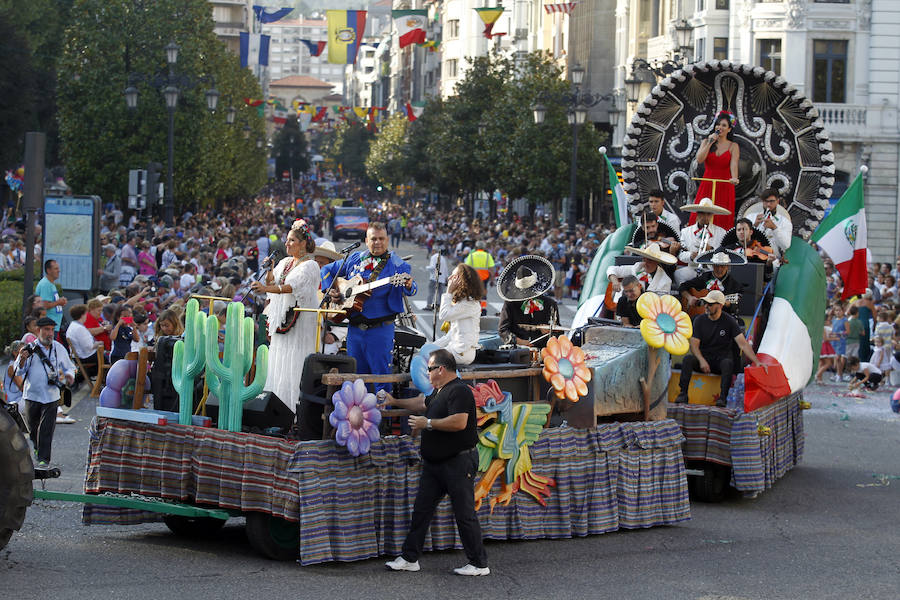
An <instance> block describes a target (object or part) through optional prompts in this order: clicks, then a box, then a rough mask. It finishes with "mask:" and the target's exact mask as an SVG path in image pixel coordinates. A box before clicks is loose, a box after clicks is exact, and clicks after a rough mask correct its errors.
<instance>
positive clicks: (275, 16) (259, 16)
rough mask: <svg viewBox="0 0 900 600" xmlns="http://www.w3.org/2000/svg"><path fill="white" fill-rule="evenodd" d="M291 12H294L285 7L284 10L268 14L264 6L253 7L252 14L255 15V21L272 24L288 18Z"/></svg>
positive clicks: (279, 9)
mask: <svg viewBox="0 0 900 600" xmlns="http://www.w3.org/2000/svg"><path fill="white" fill-rule="evenodd" d="M292 10H294V8H293V7H291V6H287V7H285V8H276V9H275V10H273V11H272V12H269V11H268V9H267V7H265V6H259V5H256V4H254V5H253V14H255V15H256V20H257V21H259V22H260V23H274V22H275V21H280V20H281V19H283V18H285V17H286V16H288V15H289V14H290V13H291V11H292Z"/></svg>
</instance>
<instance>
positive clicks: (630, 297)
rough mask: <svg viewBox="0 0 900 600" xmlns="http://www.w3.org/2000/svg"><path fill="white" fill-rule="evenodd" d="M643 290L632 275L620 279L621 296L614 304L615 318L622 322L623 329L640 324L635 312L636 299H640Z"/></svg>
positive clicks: (639, 318) (639, 317)
mask: <svg viewBox="0 0 900 600" xmlns="http://www.w3.org/2000/svg"><path fill="white" fill-rule="evenodd" d="M643 291H644V288H643V287H641V282H640V281H638V278H637V277H635V276H634V275H628V276H626V277H625V278H624V279H622V295H621V296H619V301H618V303H616V316H617V317H619V318H620V319H621V320H622V325H624V326H625V327H638V326H639V325H640V324H641V316H640V315H639V314H638V311H637V299H638V298H640V297H641V293H642V292H643Z"/></svg>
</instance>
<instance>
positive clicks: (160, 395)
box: [150, 335, 200, 412]
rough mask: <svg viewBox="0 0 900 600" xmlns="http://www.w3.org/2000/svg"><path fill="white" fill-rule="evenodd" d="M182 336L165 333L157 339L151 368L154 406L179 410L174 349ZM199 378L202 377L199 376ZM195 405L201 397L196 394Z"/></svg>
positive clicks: (173, 410) (160, 408) (151, 391)
mask: <svg viewBox="0 0 900 600" xmlns="http://www.w3.org/2000/svg"><path fill="white" fill-rule="evenodd" d="M180 339H181V337H179V336H175V335H164V336H161V337H159V338H157V339H156V358H155V359H154V361H153V367H152V368H151V369H150V393H151V394H153V408H155V409H156V410H168V411H172V412H178V392H176V391H175V385H174V384H173V383H172V350H173V349H174V348H175V342H177V341H178V340H180ZM198 379H200V378H199V377H198ZM194 396H195V397H194V406H195V407H196V406H197V403H198V402H199V401H200V398H198V397H196V394H194Z"/></svg>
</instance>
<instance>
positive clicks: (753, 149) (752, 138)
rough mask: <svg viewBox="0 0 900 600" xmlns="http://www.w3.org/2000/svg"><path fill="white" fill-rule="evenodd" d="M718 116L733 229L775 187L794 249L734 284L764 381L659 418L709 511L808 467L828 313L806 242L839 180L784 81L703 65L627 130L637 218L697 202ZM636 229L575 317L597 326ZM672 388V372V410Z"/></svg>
mask: <svg viewBox="0 0 900 600" xmlns="http://www.w3.org/2000/svg"><path fill="white" fill-rule="evenodd" d="M723 110H726V111H729V112H731V113H732V114H733V115H734V118H735V121H736V123H735V126H734V136H733V137H734V141H735V142H736V143H737V144H738V146H739V148H740V157H741V158H740V164H739V167H738V173H739V183H738V184H737V185H736V186H735V213H736V215H735V216H736V217H741V216H743V215H744V214H748V213H749V212H750V211H752V210H753V209H754V208H755V207H756V206H758V195H759V193H760V192H761V191H762V190H763V189H765V188H773V187H774V188H776V189H778V191H779V193H780V195H781V196H782V198H783V207H779V209H778V210H779V212H781V211H784V213H785V214H786V215H789V217H790V219H791V222H792V225H793V237H792V239H791V244H790V247H789V248H788V249H787V251H786V252H785V255H784V260H782V261H781V262H782V263H783V264H782V265H781V267H780V269H778V271H777V274H776V275H775V277H774V278H772V279H771V280H770V281H769V282H768V283H765V282H764V274H763V267H762V266H760V265H753V264H748V265H744V266H743V267H740V268H735V269H734V272H733V274H734V275H735V276H736V277H737V278H738V279H739V280H741V282H742V283H744V284H745V287H746V289H747V290H748V292H749V293H748V294H747V298H746V299H745V300H744V301H742V302H741V304H740V306H739V311H738V314H739V317H740V320H741V321H742V323H743V325H744V332H745V334H746V337H747V338H748V340H751V341H752V342H753V346H754V349H755V351H756V352H757V354H758V355H759V356H760V358H761V359H763V362H765V363H766V364H767V365H768V367H769V373H763V372H762V371H761V370H760V369H756V368H747V369H745V371H744V375H743V377H741V378H739V379H738V380H737V381H736V383H735V385H734V386H732V389H731V393H730V394H729V395H730V396H731V398H729V403H728V405H727V407H726V408H717V407H715V406H714V404H715V400H716V398H715V396H714V394H713V392H712V390H716V389H718V385H717V376H709V375H698V374H694V376H693V379H692V383H691V388H690V390H689V392H690V393H689V398H690V401H689V403H688V404H668V409H667V415H668V416H669V417H670V418H672V419H675V420H676V421H677V422H678V423H679V424H680V425H681V427H682V432H683V434H684V436H685V440H686V441H685V445H684V449H683V450H684V458H685V462H686V464H687V466H688V474H689V476H690V483H691V491H692V492H693V493H694V494H695V496H696V497H698V498H700V499H704V500H719V499H721V498H722V497H723V495H724V494H725V492H726V491H727V487H728V485H729V484H730V485H731V486H733V487H734V488H736V489H737V490H738V491H740V492H742V493H743V494H745V495H748V496H754V495H756V494H758V493H760V492H762V491H764V490H766V489H768V488H769V487H771V486H772V485H773V484H774V482H775V481H776V480H778V479H779V478H781V477H782V476H784V474H785V473H786V472H787V471H788V470H790V469H791V468H792V467H793V466H795V465H796V464H797V463H798V462H799V461H800V460H801V458H802V456H803V442H804V439H803V437H804V434H803V417H802V412H801V411H802V409H803V408H805V407H808V406H809V405H808V403H806V402H805V401H804V400H803V390H804V388H805V387H806V385H807V384H808V383H809V382H810V381H811V379H812V376H813V373H814V372H815V366H816V364H817V362H818V355H819V350H820V346H821V341H822V326H823V322H824V313H825V275H824V267H823V265H822V260H821V258H820V257H819V255H818V254H817V253H816V252H815V250H814V249H813V248H812V247H811V246H810V245H809V244H808V242H807V239H808V238H809V236H810V235H811V233H812V232H813V230H815V228H816V226H817V225H818V223H819V222H820V221H821V219H822V217H823V216H824V210H825V208H827V206H828V202H829V198H830V196H831V189H832V185H833V184H834V172H835V169H834V154H833V153H832V151H831V150H832V148H831V142H830V141H829V139H828V134H827V132H826V131H825V130H824V128H823V125H822V122H821V120H820V119H819V114H818V111H817V109H816V108H815V107H814V106H813V104H812V103H811V102H810V101H809V100H808V99H807V98H805V97H804V96H803V95H802V94H801V93H800V92H799V91H798V90H797V89H796V88H795V87H794V86H792V85H790V84H789V83H788V82H787V81H786V80H785V79H784V78H782V77H780V76H778V75H776V74H775V73H773V72H771V71H766V70H764V69H762V68H760V67H754V66H750V65H743V64H734V63H731V62H729V61H710V62H705V63H697V64H693V65H688V66H685V67H684V68H683V69H681V70H678V71H675V72H674V73H672V74H671V75H670V76H669V77H667V78H665V79H663V80H662V81H660V82H659V84H658V85H657V86H655V87H654V88H653V89H652V90H651V92H650V94H649V95H648V96H647V97H646V98H645V99H644V100H643V101H642V102H641V103H640V104H639V105H638V107H637V109H636V112H635V115H634V117H633V119H632V121H631V124H630V125H629V127H628V129H627V132H626V137H625V140H624V148H623V151H622V155H623V156H622V180H623V191H624V192H625V195H626V198H627V202H628V206H629V209H630V212H631V213H632V214H637V213H638V212H639V211H641V210H643V209H644V208H645V207H646V206H647V200H648V196H649V192H650V191H651V190H653V189H661V190H663V192H664V194H665V197H666V200H667V202H666V204H667V206H666V208H667V209H669V210H671V211H673V212H675V213H676V214H677V215H679V216H682V215H683V213H682V212H681V211H680V210H679V209H680V207H681V206H683V205H685V204H691V203H693V202H694V201H695V195H696V193H697V189H698V181H699V180H702V179H703V174H702V167H701V166H700V165H698V164H697V161H696V160H695V155H696V154H697V149H698V146H699V143H700V141H701V139H702V138H704V137H705V136H707V135H709V134H710V133H711V132H712V130H713V127H714V126H715V115H717V114H718V113H719V112H720V111H723ZM685 216H686V215H685ZM682 222H685V223H686V222H687V219H686V218H682ZM636 229H637V227H636V225H634V224H631V225H627V226H624V227H621V228H619V229H618V230H616V231H615V232H613V233H612V234H611V235H610V236H609V237H608V238H607V239H606V240H605V241H604V243H603V245H602V246H601V247H600V249H599V251H598V252H597V254H596V256H595V258H594V261H593V263H592V265H591V267H590V270H589V273H588V275H587V277H586V278H585V281H586V284H585V287H584V289H583V290H582V295H581V300H580V303H579V304H580V305H581V306H580V309H579V312H581V313H582V314H584V315H591V314H594V313H595V312H597V309H598V308H599V305H600V302H601V300H602V298H603V297H604V294H605V293H606V291H607V285H608V284H607V281H606V275H605V274H606V269H607V268H608V267H609V266H611V265H614V264H617V262H619V261H622V260H623V257H622V254H623V251H624V248H625V246H626V245H628V244H629V243H631V242H632V241H633V239H634V238H635V236H636V234H639V231H636ZM624 260H628V259H624ZM585 318H586V317H585ZM677 379H678V375H677V369H673V376H672V377H671V381H670V393H669V399H670V400H671V399H674V396H675V395H676V394H677V388H678V386H677Z"/></svg>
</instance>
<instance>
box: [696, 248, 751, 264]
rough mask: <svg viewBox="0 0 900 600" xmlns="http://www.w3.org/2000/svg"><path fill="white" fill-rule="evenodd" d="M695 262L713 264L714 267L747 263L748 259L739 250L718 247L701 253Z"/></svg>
mask: <svg viewBox="0 0 900 600" xmlns="http://www.w3.org/2000/svg"><path fill="white" fill-rule="evenodd" d="M694 262H696V263H697V264H698V265H711V266H713V267H715V266H722V265H727V266H729V267H733V266H735V265H746V264H747V259H746V258H745V257H744V256H742V255H741V254H738V253H737V252H732V251H731V250H725V249H724V248H717V249H716V250H713V251H712V252H707V253H706V254H701V255H700V256H698V257H697V258H696V259H694Z"/></svg>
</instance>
